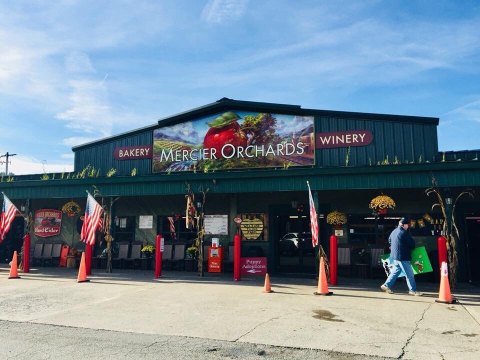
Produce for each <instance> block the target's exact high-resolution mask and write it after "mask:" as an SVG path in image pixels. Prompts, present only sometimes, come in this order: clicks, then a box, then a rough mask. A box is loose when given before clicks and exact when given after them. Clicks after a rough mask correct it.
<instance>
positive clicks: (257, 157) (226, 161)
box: [152, 111, 315, 173]
mask: <svg viewBox="0 0 480 360" xmlns="http://www.w3.org/2000/svg"><path fill="white" fill-rule="evenodd" d="M314 150H315V135H314V129H313V116H295V115H280V114H270V113H254V112H245V111H228V112H224V113H218V114H215V115H212V116H206V117H203V118H200V119H198V120H195V121H190V122H184V123H181V124H177V125H174V126H167V127H162V128H159V129H156V130H154V132H153V167H152V168H153V172H154V173H158V172H171V171H205V172H207V171H210V170H222V169H240V168H265V167H285V168H287V167H290V166H306V165H314V164H315V156H314Z"/></svg>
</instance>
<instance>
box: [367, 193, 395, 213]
mask: <svg viewBox="0 0 480 360" xmlns="http://www.w3.org/2000/svg"><path fill="white" fill-rule="evenodd" d="M395 206H396V204H395V201H393V199H392V198H391V197H390V196H387V195H379V196H377V197H374V198H373V199H372V200H371V201H370V209H373V210H374V211H375V212H376V213H377V214H380V215H384V214H386V213H387V210H388V209H395Z"/></svg>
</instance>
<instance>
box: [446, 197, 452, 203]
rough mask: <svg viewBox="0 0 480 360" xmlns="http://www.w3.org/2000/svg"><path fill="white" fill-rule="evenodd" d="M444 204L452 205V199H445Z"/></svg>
mask: <svg viewBox="0 0 480 360" xmlns="http://www.w3.org/2000/svg"><path fill="white" fill-rule="evenodd" d="M445 203H446V204H447V205H452V198H451V197H447V198H445Z"/></svg>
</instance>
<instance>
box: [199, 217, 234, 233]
mask: <svg viewBox="0 0 480 360" xmlns="http://www.w3.org/2000/svg"><path fill="white" fill-rule="evenodd" d="M204 226H205V234H206V235H228V215H205V217H204Z"/></svg>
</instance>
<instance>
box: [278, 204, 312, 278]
mask: <svg viewBox="0 0 480 360" xmlns="http://www.w3.org/2000/svg"><path fill="white" fill-rule="evenodd" d="M276 228H277V231H276V232H277V234H278V235H277V237H276V239H274V242H275V247H276V254H277V256H276V259H275V260H276V264H277V266H276V270H277V271H278V272H279V273H291V274H315V272H316V268H315V248H314V247H313V246H312V234H311V233H310V217H309V215H308V213H300V214H291V215H278V216H276Z"/></svg>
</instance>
